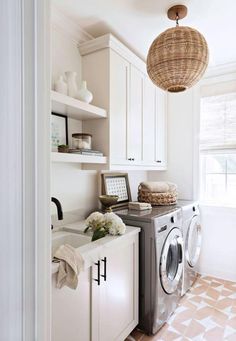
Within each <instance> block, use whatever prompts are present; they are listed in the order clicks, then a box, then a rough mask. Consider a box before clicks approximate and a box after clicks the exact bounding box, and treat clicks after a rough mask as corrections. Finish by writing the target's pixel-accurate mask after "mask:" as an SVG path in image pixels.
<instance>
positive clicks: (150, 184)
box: [140, 181, 177, 193]
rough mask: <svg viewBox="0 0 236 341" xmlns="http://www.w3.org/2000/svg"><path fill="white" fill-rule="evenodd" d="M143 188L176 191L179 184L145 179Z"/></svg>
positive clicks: (150, 190)
mask: <svg viewBox="0 0 236 341" xmlns="http://www.w3.org/2000/svg"><path fill="white" fill-rule="evenodd" d="M140 185H141V186H142V188H143V189H145V190H147V191H149V192H153V193H167V192H175V191H176V190H177V186H176V185H175V184H173V183H172V182H165V181H145V182H141V184H140Z"/></svg>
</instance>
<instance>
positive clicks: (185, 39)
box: [147, 26, 209, 92]
mask: <svg viewBox="0 0 236 341" xmlns="http://www.w3.org/2000/svg"><path fill="white" fill-rule="evenodd" d="M208 59H209V57H208V46H207V42H206V40H205V38H204V37H203V35H202V34H201V33H200V32H198V31H197V30H195V29H193V28H191V27H187V26H176V27H173V28H169V29H167V30H166V31H165V32H163V33H161V34H160V35H159V36H158V37H157V38H156V39H155V40H154V41H153V43H152V45H151V46H150V49H149V52H148V56H147V72H148V75H149V77H150V78H151V80H152V81H153V83H154V84H156V85H157V86H158V87H160V88H162V89H163V90H167V91H169V92H180V91H184V90H186V89H187V88H190V87H191V86H193V85H194V84H195V83H197V82H198V81H199V80H200V78H201V77H202V76H203V74H204V72H205V70H206V67H207V65H208Z"/></svg>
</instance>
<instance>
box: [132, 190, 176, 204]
mask: <svg viewBox="0 0 236 341" xmlns="http://www.w3.org/2000/svg"><path fill="white" fill-rule="evenodd" d="M177 197H178V193H177V192H168V193H154V192H149V191H148V190H145V189H142V187H141V186H139V188H138V201H139V202H148V203H149V204H151V205H152V206H165V205H174V204H176V201H177Z"/></svg>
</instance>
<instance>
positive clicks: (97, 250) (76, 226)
mask: <svg viewBox="0 0 236 341" xmlns="http://www.w3.org/2000/svg"><path fill="white" fill-rule="evenodd" d="M85 227H86V225H85V220H83V221H78V222H75V223H72V224H67V225H66V226H63V227H61V228H59V229H56V230H55V232H58V231H68V232H74V233H76V232H77V233H78V232H80V233H81V232H83V231H84V229H85ZM140 230H141V229H140V228H139V227H134V226H126V231H125V233H124V234H123V235H121V236H111V235H107V236H106V237H103V238H101V239H98V240H96V241H94V242H90V243H88V244H85V245H83V246H80V247H78V248H77V250H78V251H79V252H80V254H81V256H82V257H83V259H84V269H87V268H88V267H90V266H91V265H92V264H93V263H94V262H96V261H97V260H98V258H99V257H102V253H104V250H105V249H106V248H107V247H111V246H112V245H115V244H117V243H120V242H122V241H124V240H125V239H127V238H129V237H130V236H132V235H134V234H138V233H139V232H140ZM53 233H54V231H52V234H53ZM58 266H59V264H58V263H52V274H55V273H56V272H57V271H58Z"/></svg>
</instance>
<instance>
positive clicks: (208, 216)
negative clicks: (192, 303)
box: [198, 206, 236, 281]
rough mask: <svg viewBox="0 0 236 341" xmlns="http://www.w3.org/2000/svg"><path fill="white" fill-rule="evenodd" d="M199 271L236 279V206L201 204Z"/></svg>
mask: <svg viewBox="0 0 236 341" xmlns="http://www.w3.org/2000/svg"><path fill="white" fill-rule="evenodd" d="M201 215H202V228H203V229H202V232H203V239H202V251H201V256H200V261H199V264H198V269H199V272H200V273H202V274H207V275H212V276H215V277H218V278H224V279H228V280H232V281H236V247H235V245H236V208H230V207H211V206H201Z"/></svg>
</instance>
